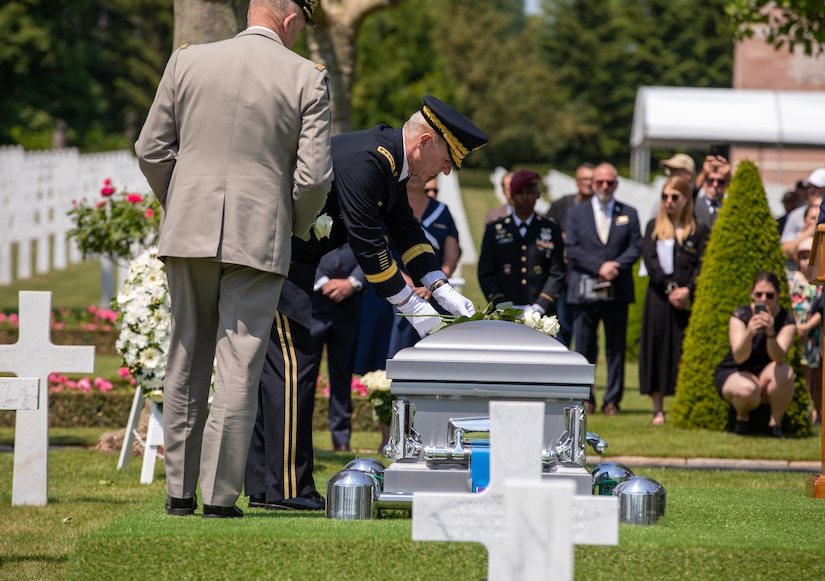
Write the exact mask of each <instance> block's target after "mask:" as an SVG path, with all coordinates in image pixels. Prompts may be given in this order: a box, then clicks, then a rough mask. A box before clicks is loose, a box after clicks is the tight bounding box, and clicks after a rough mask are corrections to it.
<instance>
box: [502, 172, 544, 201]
mask: <svg viewBox="0 0 825 581" xmlns="http://www.w3.org/2000/svg"><path fill="white" fill-rule="evenodd" d="M540 181H541V176H540V175H539V174H537V173H536V172H534V171H533V170H531V169H520V170H518V171H517V172H516V173H514V174H513V179H512V180H511V181H510V195H513V194H517V193H519V192H520V191H521V190H523V189H524V188H525V187H526V186H527V185H528V184H532V183H538V182H540Z"/></svg>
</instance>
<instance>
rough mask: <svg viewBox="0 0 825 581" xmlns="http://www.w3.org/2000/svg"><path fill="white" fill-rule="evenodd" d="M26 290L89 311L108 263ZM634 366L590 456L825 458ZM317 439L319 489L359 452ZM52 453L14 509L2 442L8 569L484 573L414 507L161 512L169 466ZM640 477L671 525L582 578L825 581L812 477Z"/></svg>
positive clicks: (478, 555)
mask: <svg viewBox="0 0 825 581" xmlns="http://www.w3.org/2000/svg"><path fill="white" fill-rule="evenodd" d="M464 197H465V204H466V209H467V213H468V218H469V220H470V227H471V230H472V232H473V236H474V238H475V243H476V246H478V244H479V241H480V238H481V232H482V227H483V224H482V221H483V220H482V217H483V214H484V212H486V211H487V210H489V209H490V208H492V207H494V206H495V205H496V201H495V198H494V196H493V194H492V189H490V188H481V187H476V188H469V187H468V188H465V190H464ZM471 270H473V269H470V268H465V270H464V272H463V273H462V274H463V276H464V277H465V278H466V280H467V287H466V288H465V293H466V294H467V296H468V297H470V298H471V299H472V300H473V301H474V302H475V303H476V304H478V305H483V304H484V302H485V301H484V299H483V297H482V295H481V292H480V290H479V288H478V282H477V280H476V277H475V272H474V270H473V271H472V272H471ZM19 290H51V291H52V293H53V297H52V306H53V307H57V306H63V307H75V308H86V307H88V306H89V305H91V304H97V302H98V299H99V291H100V268H99V264H98V263H97V261H86V262H84V263H81V264H79V265H72V266H71V267H69V268H68V269H66V270H65V271H61V272H55V273H52V274H50V275H48V276H40V275H38V276H35V277H34V278H32V279H30V280H27V281H16V282H15V283H14V284H13V285H11V286H7V287H0V310H9V309H11V310H16V309H17V293H18V291H19ZM119 365H120V363H119V361H118V358H117V357H98V358H97V361H96V370H95V372H96V374H97V375H101V376H104V377H108V376H113V375H114V374H115V373H116V370H117V367H119ZM604 375H605V366H604V364H603V362H602V363H601V364H600V365H598V366H597V369H596V383H597V398H598V399H599V401H601V397H602V392H603V389H604V383H605V377H604ZM626 377H627V387H626V392H625V398H624V400H623V405H622V414H621V415H619V416H616V417H609V418H608V417H605V416H602V415H600V414H597V415H595V416H593V417H592V418H591V419H590V420H589V423H588V430H590V431H595V432H597V433H598V434H599V435H601V436H602V437H603V438H604V439H606V440H607V441H608V444H609V448H608V452H607V454H606V456H605V457H604V458H600V457H598V456H595V455H591V456H589V458H588V459H589V461H590V462H591V463H597V462H599V461H601V460H602V459H609V458H610V457H611V456H616V455H634V456H635V455H640V456H664V457H668V456H671V457H696V456H700V457H719V458H763V459H783V460H818V459H820V458H821V449H820V443H821V431H820V430H821V429H820V428H817V429H816V431H815V433H814V434H813V435H811V436H807V437H800V438H788V439H785V440H772V439H768V438H757V437H753V438H741V437H736V436H733V435H731V434H723V433H714V432H703V431H686V430H676V429H672V428H670V427H669V426H664V427H654V426H651V425H650V419H651V417H652V416H651V407H650V401H649V400H648V399H647V398H644V397H642V396H640V395H639V393H638V370H637V368H636V366H635V364H632V363H629V364H628V366H627V370H626ZM670 403H672V402H670V401H667V402H666V409H667V405H669V404H670ZM119 427H122V426H113V428H119ZM101 432H102V430H100V429H92V428H83V429H80V428H68V429H67V428H63V429H52V430H51V431H50V441H51V443H52V444H54V445H61V446H64V445H65V446H86V447H88V446H92V445H94V443H95V442H96V441H97V438H98V437H99V435H100V433H101ZM13 441H14V431H13V429H9V428H4V429H0V444H11V443H13ZM315 443H316V449H317V452H316V482H317V483H318V487H319V490H321V491H322V492H324V491H325V483H326V481H327V479H328V478H329V477H330V476H331V475H332V474H334V473H335V472H336V471H338V470H340V469H341V468H342V467H343V466H344V464H345V463H346V462H347V461H349V460H350V459H352V458H353V457H355V454H354V453H353V454H344V453H335V452H332V451H330V450H329V448H330V442H329V435H328V434H326V433H316V434H315ZM352 443H353V446H354V447H355V448H356V449H359V450H363V451H368V452H373V451H375V450H376V448H377V447H378V443H379V435H378V434H377V433H357V434H354V435H353V441H352ZM361 453H362V454H363V453H364V452H361ZM49 456H50V472H49V483H50V484H49V486H50V489H49V490H50V493H49V504H48V505H47V506H45V507H12V506H11V489H12V454H10V453H0V523H2V524H0V580H3V579H49V580H51V579H66V578H71V579H82V580H86V579H105V580H109V579H121V580H128V579H296V580H298V579H300V580H305V579H372V578H375V579H450V580H463V579H480V578H483V577H484V576H485V575H486V556H485V553H484V550H483V549H482V548H481V547H480V546H478V545H472V544H446V543H427V544H424V543H414V542H412V541H411V540H410V526H411V524H410V520H409V519H407V518H392V519H383V520H376V521H369V522H341V521H331V520H327V519H325V518H324V517H323V515H321V514H313V515H301V514H281V513H270V512H267V511H262V510H254V511H248V513H247V514H248V518H244V519H241V520H239V521H230V522H227V521H218V522H214V521H205V520H203V519H201V518H184V519H175V518H168V517H166V516H165V515H164V514H163V510H162V505H163V498H164V475H163V470H162V462H158V464H157V465H156V471H155V474H156V478H155V481H154V482H153V483H152V484H150V485H141V484H140V483H139V478H140V477H139V475H140V459H137V458H136V459H133V460H132V463H131V465H130V466H129V467H128V468H127V469H125V470H123V471H117V470H116V469H115V466H116V462H117V458H116V457H114V456H104V455H101V454H98V453H96V452H93V451H91V450H88V449H83V448H70V449H55V450H53V451H51V452H50V455H49ZM636 473H637V474H641V475H645V476H649V477H651V478H654V479H656V480H658V481H659V482H660V483H662V484H663V485H664V487H665V488H666V489H667V492H668V497H667V518H666V521H665V524H663V525H657V526H654V527H632V526H628V525H622V526H621V528H620V543H619V546H618V547H578V548H577V549H576V578H577V579H587V580H599V579H606V580H610V581H615V580H617V579H622V580H623V579H637V578H642V579H651V580H658V579H692V580H699V579H702V580H704V579H720V580H728V579H754V580H762V579H765V580H768V579H770V580H776V579H782V580H794V579H825V565H823V562H825V529H823V526H822V522H823V520H825V502H823V501H821V500H813V499H808V498H806V497H805V496H804V494H803V491H804V486H805V480H806V479H807V475H805V474H801V473H791V472H785V473H755V472H741V471H710V470H676V469H661V468H638V469H636ZM241 506H242V507H244V508H245V502H242V503H241ZM399 514H401V513H395V515H396V516H398V515H399Z"/></svg>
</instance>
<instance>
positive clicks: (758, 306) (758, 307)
mask: <svg viewBox="0 0 825 581" xmlns="http://www.w3.org/2000/svg"><path fill="white" fill-rule="evenodd" d="M767 310H768V305H766V304H765V303H754V305H753V312H754V313H764V312H765V311H767Z"/></svg>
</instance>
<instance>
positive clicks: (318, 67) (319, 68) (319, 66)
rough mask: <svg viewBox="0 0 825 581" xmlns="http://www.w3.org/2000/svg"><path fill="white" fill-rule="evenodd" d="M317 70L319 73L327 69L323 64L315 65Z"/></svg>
mask: <svg viewBox="0 0 825 581" xmlns="http://www.w3.org/2000/svg"><path fill="white" fill-rule="evenodd" d="M315 68H316V69H318V70H319V71H323V70H324V69H326V68H327V67H325V66H324V65H322V64H321V63H315Z"/></svg>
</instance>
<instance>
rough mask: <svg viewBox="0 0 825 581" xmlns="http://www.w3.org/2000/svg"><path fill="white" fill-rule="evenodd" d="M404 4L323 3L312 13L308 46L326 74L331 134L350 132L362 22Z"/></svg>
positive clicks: (367, 0) (394, 0)
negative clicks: (313, 14) (312, 22)
mask: <svg viewBox="0 0 825 581" xmlns="http://www.w3.org/2000/svg"><path fill="white" fill-rule="evenodd" d="M403 1H404V0H323V2H322V6H321V8H320V9H319V10H317V11H316V12H315V16H314V17H313V20H315V24H316V26H315V28H308V29H307V30H308V31H309V32H308V33H307V45H308V47H309V52H310V56H311V58H312V59H313V60H315V61H318V62H321V63H323V64H324V65H325V66H326V67H327V69H328V70H329V83H330V97H331V100H332V134H333V135H337V134H338V133H344V132H346V131H351V130H352V83H353V81H354V79H355V56H356V50H355V48H356V47H355V42H356V40H357V38H358V31H359V29H360V28H361V23H362V22H364V18H366V17H367V16H369V15H370V14H372V13H373V12H376V11H377V10H381V9H384V8H391V7H394V6H398V5H399V4H401V3H402V2H403Z"/></svg>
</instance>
